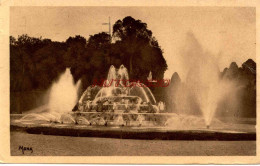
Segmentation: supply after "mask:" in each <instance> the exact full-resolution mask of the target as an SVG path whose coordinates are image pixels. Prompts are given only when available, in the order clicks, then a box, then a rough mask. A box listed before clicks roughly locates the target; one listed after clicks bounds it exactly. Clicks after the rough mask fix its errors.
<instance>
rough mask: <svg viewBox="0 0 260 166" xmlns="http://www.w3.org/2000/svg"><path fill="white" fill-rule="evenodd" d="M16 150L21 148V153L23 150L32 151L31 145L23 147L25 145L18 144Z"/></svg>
mask: <svg viewBox="0 0 260 166" xmlns="http://www.w3.org/2000/svg"><path fill="white" fill-rule="evenodd" d="M18 150H21V151H22V153H23V154H24V152H25V151H31V153H33V149H32V147H25V146H21V145H19V149H18Z"/></svg>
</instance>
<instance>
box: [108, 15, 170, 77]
mask: <svg viewBox="0 0 260 166" xmlns="http://www.w3.org/2000/svg"><path fill="white" fill-rule="evenodd" d="M113 37H114V38H116V39H117V42H116V45H118V47H121V49H119V50H118V54H119V55H120V57H121V59H122V61H123V62H124V63H126V64H125V65H126V66H127V68H128V69H129V74H130V77H131V78H133V79H139V80H145V79H146V77H147V75H148V74H149V72H150V71H152V73H153V78H154V79H162V78H163V75H164V72H165V70H166V69H167V64H166V61H165V59H164V57H163V55H162V54H163V52H162V50H161V48H160V46H159V44H158V41H157V40H156V39H155V37H153V36H152V31H151V30H149V29H147V24H146V23H143V22H142V21H140V20H135V19H134V18H132V17H130V16H128V17H125V18H124V19H123V20H118V21H117V22H116V23H115V25H114V26H113ZM122 50H124V51H123V52H121V53H120V51H122ZM155 64H156V65H155Z"/></svg>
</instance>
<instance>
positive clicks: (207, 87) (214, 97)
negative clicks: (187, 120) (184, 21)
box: [175, 33, 237, 125]
mask: <svg viewBox="0 0 260 166" xmlns="http://www.w3.org/2000/svg"><path fill="white" fill-rule="evenodd" d="M186 40H187V41H186V44H185V46H184V48H183V49H182V51H181V55H182V58H183V59H182V62H183V68H184V69H186V71H187V74H186V80H185V81H184V87H182V88H179V89H178V90H177V92H176V94H177V95H176V101H175V103H176V105H177V106H178V107H179V108H187V104H191V103H192V102H191V101H190V100H194V101H193V102H195V103H196V104H197V105H198V107H199V109H200V110H199V111H200V112H201V114H202V116H203V118H204V121H205V124H206V125H210V124H211V122H212V119H213V117H214V115H215V112H216V110H217V106H218V103H219V102H220V101H221V100H223V99H224V98H225V97H226V96H227V95H228V94H229V93H234V92H235V91H236V89H237V88H236V84H235V82H231V81H229V80H226V79H225V80H223V79H221V78H220V70H219V67H218V61H217V59H216V57H215V56H214V55H212V54H211V53H210V52H208V51H205V50H204V49H203V48H202V46H201V45H200V43H199V42H198V40H197V39H196V38H195V36H194V35H193V34H192V33H187V38H186ZM209 42H212V41H209ZM212 44H214V43H212ZM178 96H180V98H181V100H179V99H178ZM187 96H188V97H187ZM190 96H192V97H190ZM234 102H236V100H234ZM232 104H236V103H232ZM189 109H196V108H195V107H194V106H191V105H190V107H189ZM192 111H193V112H194V110H192ZM195 111H198V110H195ZM183 113H185V112H183Z"/></svg>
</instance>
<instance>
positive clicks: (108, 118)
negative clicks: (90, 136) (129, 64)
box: [79, 65, 158, 126]
mask: <svg viewBox="0 0 260 166" xmlns="http://www.w3.org/2000/svg"><path fill="white" fill-rule="evenodd" d="M93 88H99V91H98V93H97V94H96V95H95V97H94V99H93V100H91V99H90V97H88V96H90V94H91V91H92V90H93ZM79 112H81V114H86V116H85V117H86V119H88V120H89V121H90V124H99V122H101V123H100V124H101V125H103V124H105V125H131V126H132V125H134V124H135V125H143V124H144V121H146V124H149V125H154V123H155V122H154V121H153V122H152V121H151V120H150V119H151V117H150V116H148V115H144V114H148V113H156V112H158V107H157V106H156V100H155V98H154V96H153V94H152V92H151V91H150V89H149V88H148V87H146V86H145V85H144V84H142V83H139V82H129V75H128V71H127V69H126V68H125V67H124V65H121V66H120V67H119V69H116V68H115V67H114V66H113V65H112V66H111V67H110V69H109V71H108V76H107V79H106V80H105V81H104V83H103V85H102V87H97V86H96V87H89V88H87V90H86V91H85V92H84V93H83V95H82V97H81V98H80V100H79ZM91 112H92V113H93V112H96V114H94V115H92V116H91V117H89V116H88V114H90V113H91ZM101 112H102V113H101ZM142 113H143V114H142Z"/></svg>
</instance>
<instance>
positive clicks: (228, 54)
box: [10, 7, 256, 78]
mask: <svg viewBox="0 0 260 166" xmlns="http://www.w3.org/2000/svg"><path fill="white" fill-rule="evenodd" d="M109 16H110V18H111V24H112V25H113V24H114V23H115V22H116V21H117V20H119V19H121V20H122V19H123V18H124V17H126V16H132V17H133V18H135V19H139V20H141V21H142V22H145V23H147V26H148V29H150V30H151V31H152V32H153V36H154V37H155V38H156V39H157V40H158V42H159V45H160V46H161V48H162V50H163V56H164V57H165V59H166V62H167V64H168V70H167V71H166V72H165V74H164V78H171V76H172V74H173V73H174V72H178V73H179V75H180V77H181V78H184V77H185V71H186V69H185V68H187V66H185V65H183V62H182V60H181V59H182V55H181V54H182V53H181V52H182V49H183V48H185V46H186V44H187V34H190V33H192V34H193V35H194V37H195V38H196V39H197V41H198V42H199V43H200V45H201V46H202V48H203V50H205V51H207V52H210V53H211V54H212V55H213V56H215V58H216V61H217V62H216V63H217V64H218V66H219V69H220V70H223V69H224V68H225V67H228V66H229V65H230V63H231V62H236V63H237V64H238V66H241V64H242V63H243V62H245V61H246V60H247V59H249V58H251V59H253V60H254V61H255V60H256V45H255V43H256V11H255V8H250V7H247V8H246V7H11V9H10V35H12V36H14V37H16V38H17V37H18V35H22V34H28V35H29V36H32V37H40V36H42V37H43V38H49V39H51V40H53V41H65V40H66V39H67V38H68V37H70V36H75V35H81V36H84V37H85V38H88V37H89V35H94V34H96V33H99V32H103V31H108V26H106V25H102V23H105V22H108V17H109Z"/></svg>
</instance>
